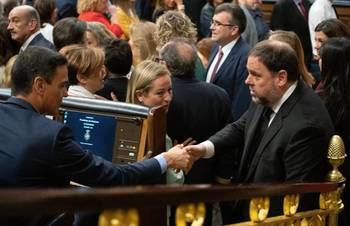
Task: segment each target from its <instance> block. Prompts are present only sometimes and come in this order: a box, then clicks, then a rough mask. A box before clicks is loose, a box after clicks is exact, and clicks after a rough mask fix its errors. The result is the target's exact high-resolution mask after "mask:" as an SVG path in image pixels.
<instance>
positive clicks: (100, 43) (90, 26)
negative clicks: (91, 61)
mask: <svg viewBox="0 0 350 226" xmlns="http://www.w3.org/2000/svg"><path fill="white" fill-rule="evenodd" d="M114 39H116V38H115V35H114V34H113V33H112V32H111V31H110V30H108V29H107V28H106V26H104V25H103V24H101V23H100V22H87V30H86V46H88V47H100V48H104V47H105V46H106V45H108V44H109V43H110V42H111V41H113V40H114Z"/></svg>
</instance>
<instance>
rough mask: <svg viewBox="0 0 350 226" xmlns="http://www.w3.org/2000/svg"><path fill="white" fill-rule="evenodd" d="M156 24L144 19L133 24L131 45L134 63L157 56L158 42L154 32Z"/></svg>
mask: <svg viewBox="0 0 350 226" xmlns="http://www.w3.org/2000/svg"><path fill="white" fill-rule="evenodd" d="M155 32H156V25H155V24H154V23H152V22H148V21H142V22H138V23H136V24H134V25H132V26H131V28H130V39H129V45H130V47H131V50H132V56H133V65H134V66H136V65H137V64H138V63H140V62H141V61H144V60H147V59H148V60H150V59H153V58H155V57H156V56H157V51H156V42H155V40H154V37H153V34H154V33H155Z"/></svg>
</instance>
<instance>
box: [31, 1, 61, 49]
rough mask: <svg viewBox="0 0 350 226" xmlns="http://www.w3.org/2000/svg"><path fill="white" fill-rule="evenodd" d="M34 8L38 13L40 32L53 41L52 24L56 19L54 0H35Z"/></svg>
mask: <svg viewBox="0 0 350 226" xmlns="http://www.w3.org/2000/svg"><path fill="white" fill-rule="evenodd" d="M34 8H35V9H36V10H37V11H38V13H39V15H40V22H41V28H40V32H41V34H42V35H43V36H44V37H45V38H46V39H47V40H49V41H50V42H51V43H53V25H55V23H56V21H57V7H56V2H55V0H36V1H35V2H34Z"/></svg>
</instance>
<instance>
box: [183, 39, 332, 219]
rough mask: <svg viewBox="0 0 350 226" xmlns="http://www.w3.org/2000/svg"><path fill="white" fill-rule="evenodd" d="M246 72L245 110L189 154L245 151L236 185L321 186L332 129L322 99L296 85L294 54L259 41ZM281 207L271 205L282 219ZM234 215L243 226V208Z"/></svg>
mask: <svg viewBox="0 0 350 226" xmlns="http://www.w3.org/2000/svg"><path fill="white" fill-rule="evenodd" d="M247 69H248V77H247V78H246V80H245V84H246V85H247V86H248V87H249V90H250V95H251V98H252V104H251V105H250V106H249V108H248V110H247V111H246V112H245V113H244V115H243V116H242V117H241V118H240V119H238V120H237V121H235V122H234V123H232V124H229V125H227V126H226V127H225V128H224V129H222V130H221V131H219V132H218V133H216V134H215V135H213V136H212V137H210V138H209V139H208V140H207V141H204V142H202V143H200V144H198V145H193V146H189V147H187V151H189V152H192V151H193V152H194V153H201V154H199V155H198V157H201V158H211V157H212V156H214V155H220V150H224V149H227V148H229V149H231V150H241V149H234V148H235V147H239V146H243V149H242V150H241V153H239V154H237V153H235V156H241V157H240V159H238V161H239V167H238V175H237V181H235V182H240V183H253V182H286V181H290V182H315V181H323V180H324V178H325V175H326V171H327V168H326V167H327V158H326V157H327V147H328V143H329V140H330V137H331V135H332V134H333V130H334V129H333V125H332V121H331V119H330V117H329V114H328V112H327V109H326V108H325V106H324V105H323V103H322V101H321V100H320V98H319V97H318V96H317V95H316V94H315V92H314V91H313V90H312V89H311V88H310V87H308V86H307V85H305V84H304V82H303V81H301V80H300V72H299V71H298V59H297V56H296V53H295V51H294V50H293V49H292V48H291V47H289V46H288V45H287V44H285V43H282V42H278V41H271V40H268V41H262V42H260V43H258V44H257V45H256V46H255V47H254V48H253V49H252V50H251V51H250V53H249V57H248V61H247ZM279 202H280V199H272V200H271V208H270V212H269V213H270V214H271V215H276V214H280V211H281V206H279V205H277V204H278V203H279ZM301 203H303V202H301ZM304 203H307V205H309V203H308V202H304ZM280 204H281V203H280ZM313 204H314V203H313ZM307 207H309V206H307ZM242 211H244V213H242ZM232 213H235V214H237V215H236V219H234V220H237V219H240V220H242V219H241V218H242V216H243V217H246V215H247V213H248V210H247V203H244V202H239V203H236V205H235V212H232ZM231 220H232V219H231ZM245 220H247V218H246V219H245ZM224 223H230V222H224Z"/></svg>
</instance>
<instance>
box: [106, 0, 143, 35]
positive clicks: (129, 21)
mask: <svg viewBox="0 0 350 226" xmlns="http://www.w3.org/2000/svg"><path fill="white" fill-rule="evenodd" d="M112 3H113V4H114V5H115V6H116V12H115V14H116V20H117V21H118V24H119V25H120V27H121V28H122V30H123V33H124V34H123V38H124V39H126V40H129V37H130V35H129V31H130V27H131V26H132V25H133V24H134V23H137V22H138V21H139V18H138V16H137V14H136V10H135V0H114V1H112Z"/></svg>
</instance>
